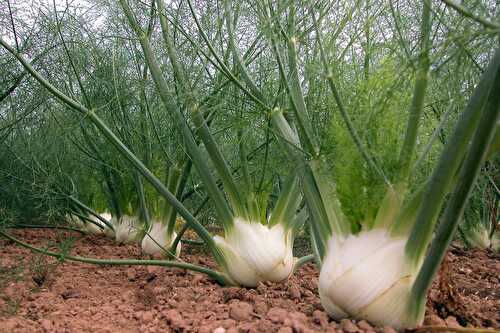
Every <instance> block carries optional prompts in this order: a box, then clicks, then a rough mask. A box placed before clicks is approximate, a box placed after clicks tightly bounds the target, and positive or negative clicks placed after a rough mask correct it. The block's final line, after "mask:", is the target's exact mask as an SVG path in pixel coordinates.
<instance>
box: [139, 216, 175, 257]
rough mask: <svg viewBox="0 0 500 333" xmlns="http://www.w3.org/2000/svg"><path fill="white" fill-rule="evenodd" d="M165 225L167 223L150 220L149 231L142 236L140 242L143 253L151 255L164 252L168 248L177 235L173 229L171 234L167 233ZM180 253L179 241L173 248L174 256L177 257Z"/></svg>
mask: <svg viewBox="0 0 500 333" xmlns="http://www.w3.org/2000/svg"><path fill="white" fill-rule="evenodd" d="M167 227H168V226H167V225H164V224H163V223H161V222H158V221H153V222H152V227H151V229H150V231H149V233H148V234H146V235H145V236H144V238H143V239H142V242H141V248H142V251H143V252H144V253H147V254H151V255H153V254H157V253H165V250H168V249H169V248H170V246H171V245H172V243H173V242H174V240H175V238H176V237H177V233H176V232H175V231H174V232H173V233H172V235H167ZM180 253H181V243H180V242H179V243H178V244H177V247H176V248H175V256H176V257H178V256H179V254H180Z"/></svg>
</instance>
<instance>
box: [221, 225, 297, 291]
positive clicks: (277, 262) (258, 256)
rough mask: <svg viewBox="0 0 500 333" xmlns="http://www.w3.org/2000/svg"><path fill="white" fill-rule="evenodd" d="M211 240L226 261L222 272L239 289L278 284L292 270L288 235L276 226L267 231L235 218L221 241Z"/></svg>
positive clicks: (293, 261)
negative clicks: (237, 285) (272, 283)
mask: <svg viewBox="0 0 500 333" xmlns="http://www.w3.org/2000/svg"><path fill="white" fill-rule="evenodd" d="M214 241H215V243H216V245H217V246H218V247H219V249H220V250H221V251H222V253H223V255H224V257H225V259H226V262H227V268H226V273H227V274H228V275H229V277H230V278H231V279H232V280H234V281H235V282H236V283H238V284H240V285H242V286H246V287H256V286H257V284H258V283H259V282H261V281H273V282H279V281H282V280H284V279H286V278H287V277H288V276H290V274H291V273H292V271H293V267H294V264H295V261H296V259H295V258H294V257H293V253H292V244H293V240H292V232H291V230H289V231H285V228H284V227H283V226H282V225H281V224H279V223H278V224H276V225H274V226H273V227H271V228H269V227H268V226H265V225H262V224H260V223H250V222H247V221H244V220H242V219H239V218H237V219H236V220H235V221H234V225H233V227H232V229H231V230H230V232H228V234H226V236H225V238H222V237H220V236H214Z"/></svg>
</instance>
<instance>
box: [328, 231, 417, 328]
mask: <svg viewBox="0 0 500 333" xmlns="http://www.w3.org/2000/svg"><path fill="white" fill-rule="evenodd" d="M405 245H406V238H392V237H390V236H389V235H388V234H387V232H386V230H382V229H373V230H370V231H363V232H361V233H359V234H358V235H349V236H347V237H345V238H339V237H336V236H335V235H334V236H332V237H331V238H330V240H329V241H328V248H327V253H326V256H325V257H324V260H323V265H322V267H321V272H320V277H319V295H320V299H321V303H322V304H323V307H324V308H325V310H326V311H327V312H328V313H329V314H330V316H332V317H333V318H334V319H336V320H340V319H343V318H349V317H354V318H359V319H366V320H369V321H371V322H373V323H375V324H379V325H390V326H392V327H395V328H404V327H412V326H415V325H417V324H418V322H412V321H413V320H412V319H411V316H410V314H409V311H408V305H409V301H410V294H411V288H412V285H413V282H414V279H415V277H416V274H415V273H414V272H417V271H418V268H417V269H412V268H411V267H410V264H409V262H408V260H407V257H406V255H405ZM423 315H424V313H421V314H419V317H420V318H419V320H420V319H422V318H423Z"/></svg>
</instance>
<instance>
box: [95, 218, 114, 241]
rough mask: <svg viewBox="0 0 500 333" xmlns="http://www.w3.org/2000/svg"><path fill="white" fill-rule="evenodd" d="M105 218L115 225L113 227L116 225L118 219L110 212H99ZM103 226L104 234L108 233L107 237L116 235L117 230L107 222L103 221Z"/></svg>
mask: <svg viewBox="0 0 500 333" xmlns="http://www.w3.org/2000/svg"><path fill="white" fill-rule="evenodd" d="M99 215H100V216H101V217H102V218H103V219H105V220H106V221H108V222H109V223H110V224H111V225H113V228H114V227H115V226H114V221H115V220H116V219H113V217H112V216H111V214H110V213H108V212H104V213H102V214H99ZM102 225H103V227H104V234H105V235H106V237H109V238H114V237H115V232H114V231H113V229H111V228H110V227H108V226H107V225H106V224H104V223H102Z"/></svg>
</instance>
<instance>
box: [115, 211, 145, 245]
mask: <svg viewBox="0 0 500 333" xmlns="http://www.w3.org/2000/svg"><path fill="white" fill-rule="evenodd" d="M114 227H115V239H116V241H117V242H118V243H124V244H130V243H134V242H136V241H137V236H138V233H139V221H138V219H137V217H133V216H128V215H123V216H122V217H121V219H120V220H119V221H115V223H114Z"/></svg>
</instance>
